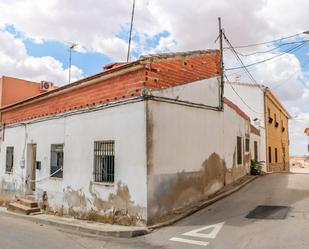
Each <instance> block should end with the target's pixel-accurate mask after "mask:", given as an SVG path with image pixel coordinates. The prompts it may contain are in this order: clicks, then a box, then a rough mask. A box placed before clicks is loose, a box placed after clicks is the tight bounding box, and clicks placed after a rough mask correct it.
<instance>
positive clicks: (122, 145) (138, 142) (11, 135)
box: [0, 102, 147, 218]
mask: <svg viewBox="0 0 309 249" xmlns="http://www.w3.org/2000/svg"><path fill="white" fill-rule="evenodd" d="M145 123H146V122H145V103H144V102H139V103H134V104H127V105H121V106H118V107H112V108H109V109H104V110H99V111H96V112H91V113H85V114H78V115H73V116H69V117H65V118H64V117H62V118H59V119H53V120H48V121H44V122H39V123H34V124H29V125H27V144H37V159H36V160H37V161H41V162H42V169H41V170H36V178H37V180H39V179H44V178H46V177H47V179H45V180H43V181H39V182H37V183H36V189H37V194H41V193H42V191H48V193H49V204H50V205H51V206H57V207H60V206H61V205H65V203H64V202H65V200H64V194H63V193H64V190H65V189H67V188H68V187H69V188H71V189H73V190H79V191H80V193H82V194H85V196H86V198H89V200H91V198H92V197H91V195H90V193H89V186H90V182H91V181H92V180H93V160H94V142H95V141H101V140H114V141H115V184H114V185H111V186H105V185H100V184H94V189H93V190H94V191H95V192H96V193H97V194H98V196H99V197H100V198H101V199H105V200H106V199H107V198H108V196H109V194H110V193H115V192H116V190H117V183H118V182H120V181H121V182H122V183H123V184H125V185H127V186H128V189H129V191H130V195H131V200H132V201H134V205H140V206H141V207H143V208H146V207H147V196H146V175H147V172H146V171H147V169H146V147H145V141H146V137H145V136H146V126H145ZM24 137H25V128H24V127H23V126H19V127H15V128H6V130H5V140H4V142H3V143H2V144H1V153H0V178H3V179H5V181H13V180H17V181H18V183H19V185H22V184H21V180H20V177H19V175H20V174H21V169H20V166H19V161H21V160H22V154H23V148H24V143H23V140H24ZM59 143H63V144H64V172H63V179H56V178H49V177H48V176H49V175H50V149H51V144H59ZM7 146H14V173H13V174H12V175H7V174H5V173H4V172H5V159H6V158H5V157H6V155H5V154H6V147H7ZM26 161H27V160H26ZM144 218H145V217H144Z"/></svg>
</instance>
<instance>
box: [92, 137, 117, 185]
mask: <svg viewBox="0 0 309 249" xmlns="http://www.w3.org/2000/svg"><path fill="white" fill-rule="evenodd" d="M93 174H94V181H95V182H107V183H113V182H114V179H115V142H114V141H98V142H94V172H93Z"/></svg>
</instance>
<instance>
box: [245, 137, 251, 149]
mask: <svg viewBox="0 0 309 249" xmlns="http://www.w3.org/2000/svg"><path fill="white" fill-rule="evenodd" d="M245 147H246V148H245V149H246V152H249V151H250V139H249V138H246V145H245Z"/></svg>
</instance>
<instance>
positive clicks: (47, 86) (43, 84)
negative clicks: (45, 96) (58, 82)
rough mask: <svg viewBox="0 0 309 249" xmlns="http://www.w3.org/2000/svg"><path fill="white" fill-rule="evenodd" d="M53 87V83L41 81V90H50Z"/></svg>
mask: <svg viewBox="0 0 309 249" xmlns="http://www.w3.org/2000/svg"><path fill="white" fill-rule="evenodd" d="M53 88H54V83H52V82H48V81H41V90H43V91H50V90H52V89H53Z"/></svg>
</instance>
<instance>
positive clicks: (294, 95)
mask: <svg viewBox="0 0 309 249" xmlns="http://www.w3.org/2000/svg"><path fill="white" fill-rule="evenodd" d="M131 8H132V1H131V0H115V1H108V0H100V1H97V0H87V1H84V0H44V1H39V0H10V1H5V0H0V9H1V13H0V44H1V45H0V75H10V76H16V77H21V78H25V79H29V80H35V81H41V80H48V81H52V82H55V83H57V84H58V85H64V84H67V83H68V64H69V63H68V62H69V50H68V46H69V45H70V44H71V43H72V42H73V43H76V44H78V46H77V47H76V49H75V51H74V52H73V54H72V80H73V81H74V80H78V79H81V78H83V77H85V76H89V75H92V74H95V73H98V72H100V71H101V70H102V67H103V66H104V65H105V64H107V63H110V62H115V61H125V60H126V53H127V46H128V33H129V26H130V16H131ZM308 9H309V1H307V0H294V1H288V0H281V1H278V0H254V1H248V0H207V1H205V0H191V1H187V0H136V9H135V19H134V28H133V43H132V54H131V59H132V60H134V59H136V58H138V57H139V56H140V55H141V54H149V53H160V52H169V51H172V52H174V51H187V50H197V49H208V48H218V43H215V40H216V38H217V36H218V23H217V22H218V21H217V17H218V16H220V17H221V18H222V26H223V28H224V32H225V34H226V36H227V37H228V39H229V41H230V42H231V44H232V45H233V46H235V47H237V46H240V45H248V44H255V43H261V42H265V41H273V40H277V39H280V38H283V37H288V36H291V35H294V34H299V33H300V35H298V36H293V37H291V38H290V39H288V40H281V41H276V42H272V43H267V44H263V45H260V46H254V47H249V48H244V49H243V48H239V49H236V50H237V52H239V53H241V54H243V55H246V54H252V53H256V52H258V53H257V54H253V55H250V56H242V57H241V58H242V60H243V62H244V64H246V65H247V64H251V63H254V62H257V61H262V60H265V59H268V58H270V57H273V56H276V55H279V54H281V53H283V52H284V51H286V50H288V49H290V48H293V47H294V46H296V45H297V44H290V45H283V46H279V45H280V44H283V43H285V42H299V41H305V40H306V39H309V35H303V34H301V33H302V32H303V31H307V30H309V23H308V13H307V10H308ZM307 37H308V38H307ZM224 46H227V44H224ZM278 46H279V48H278V49H273V48H276V47H278ZM265 51H269V52H267V53H265ZM224 52H225V53H224V54H225V56H224V59H225V64H226V68H231V67H239V66H240V64H239V62H237V60H236V59H235V57H234V56H233V54H232V53H231V52H230V51H229V50H228V49H226V50H225V51H224ZM307 60H309V44H306V45H304V46H302V47H300V48H299V49H296V50H295V51H291V52H289V53H286V54H284V55H282V56H280V57H277V58H276V59H273V60H269V61H267V62H265V63H261V64H258V65H256V66H253V67H250V69H249V70H250V72H251V74H252V76H253V78H254V81H256V82H259V83H261V84H264V85H265V86H268V87H270V89H271V90H272V91H273V92H274V94H275V95H276V96H277V97H278V98H279V99H280V100H281V101H282V102H283V104H284V105H285V106H286V108H287V109H288V111H289V112H290V113H291V115H292V116H293V119H291V120H290V124H289V126H290V129H289V131H290V153H291V155H303V154H306V145H307V140H306V137H305V136H304V129H305V127H306V126H309V62H307ZM226 74H227V75H228V77H229V79H230V80H239V81H245V82H248V83H252V81H253V80H252V79H250V78H249V77H248V76H247V75H246V74H245V73H244V71H243V70H234V71H227V72H226ZM253 108H254V107H253Z"/></svg>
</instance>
